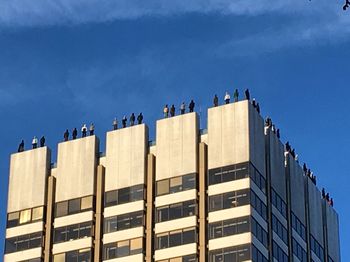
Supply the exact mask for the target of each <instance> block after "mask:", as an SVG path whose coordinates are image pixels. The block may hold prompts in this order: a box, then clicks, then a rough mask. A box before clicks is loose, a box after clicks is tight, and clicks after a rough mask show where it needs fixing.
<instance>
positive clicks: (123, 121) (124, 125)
mask: <svg viewBox="0 0 350 262" xmlns="http://www.w3.org/2000/svg"><path fill="white" fill-rule="evenodd" d="M126 121H128V120H127V119H126V116H125V115H124V116H123V119H122V125H123V128H124V127H126Z"/></svg>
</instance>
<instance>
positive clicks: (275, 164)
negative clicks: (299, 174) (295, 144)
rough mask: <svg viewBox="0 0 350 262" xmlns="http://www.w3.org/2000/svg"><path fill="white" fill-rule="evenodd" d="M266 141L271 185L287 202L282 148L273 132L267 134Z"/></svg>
mask: <svg viewBox="0 0 350 262" xmlns="http://www.w3.org/2000/svg"><path fill="white" fill-rule="evenodd" d="M267 139H269V141H270V165H271V185H272V187H273V188H274V190H275V191H276V192H277V193H278V194H279V195H280V196H281V197H282V199H283V200H284V201H285V202H287V192H286V174H285V169H284V161H285V159H284V146H283V144H282V143H281V141H280V140H279V139H278V138H277V135H276V134H274V133H273V132H270V133H269V134H268V138H267Z"/></svg>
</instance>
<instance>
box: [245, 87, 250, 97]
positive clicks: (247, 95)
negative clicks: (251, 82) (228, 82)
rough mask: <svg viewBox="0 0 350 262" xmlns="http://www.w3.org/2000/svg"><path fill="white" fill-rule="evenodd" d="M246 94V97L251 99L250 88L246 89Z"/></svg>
mask: <svg viewBox="0 0 350 262" xmlns="http://www.w3.org/2000/svg"><path fill="white" fill-rule="evenodd" d="M244 94H245V99H247V100H250V93H249V89H248V88H247V89H246V90H245V92H244Z"/></svg>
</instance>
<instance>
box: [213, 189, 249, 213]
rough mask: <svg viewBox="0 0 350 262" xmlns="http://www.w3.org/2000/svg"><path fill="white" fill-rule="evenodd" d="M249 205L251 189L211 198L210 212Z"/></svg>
mask: <svg viewBox="0 0 350 262" xmlns="http://www.w3.org/2000/svg"><path fill="white" fill-rule="evenodd" d="M248 204H249V189H243V190H237V191H233V192H227V193H223V194H219V195H213V196H209V212H213V211H217V210H222V209H227V208H232V207H238V206H244V205H248Z"/></svg>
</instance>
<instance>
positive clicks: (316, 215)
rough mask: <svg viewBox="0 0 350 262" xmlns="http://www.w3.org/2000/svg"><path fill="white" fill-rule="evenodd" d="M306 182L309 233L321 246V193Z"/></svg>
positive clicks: (310, 182) (310, 183)
mask: <svg viewBox="0 0 350 262" xmlns="http://www.w3.org/2000/svg"><path fill="white" fill-rule="evenodd" d="M307 180H308V182H307V183H308V191H309V214H310V225H309V226H310V233H311V234H312V235H313V236H314V237H315V239H316V240H317V241H318V243H320V244H321V245H322V246H324V245H323V224H322V223H323V222H322V201H323V200H322V198H321V192H320V191H319V190H318V189H317V187H316V186H315V185H314V184H313V183H312V181H311V180H310V179H307Z"/></svg>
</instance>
